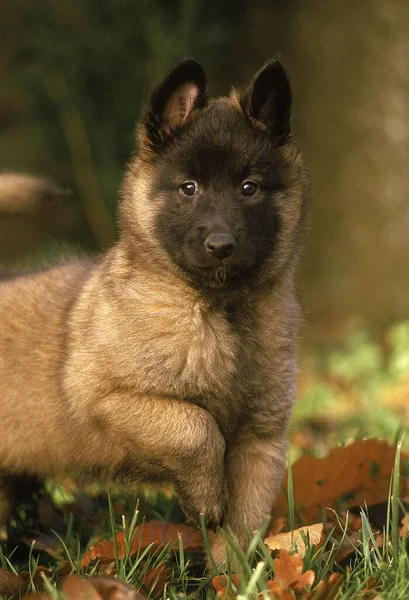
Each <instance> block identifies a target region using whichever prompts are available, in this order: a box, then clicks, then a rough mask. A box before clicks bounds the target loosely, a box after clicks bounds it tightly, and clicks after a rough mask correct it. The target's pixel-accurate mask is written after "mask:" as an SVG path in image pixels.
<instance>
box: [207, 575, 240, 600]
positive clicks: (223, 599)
mask: <svg viewBox="0 0 409 600" xmlns="http://www.w3.org/2000/svg"><path fill="white" fill-rule="evenodd" d="M232 584H233V586H234V587H235V588H236V589H238V588H239V585H240V579H239V576H238V575H236V573H232V575H231V580H230V583H229V581H228V579H227V577H226V576H225V575H216V576H215V577H213V579H212V585H213V587H214V589H215V590H216V592H217V597H218V598H219V599H220V600H227V599H229V600H233V599H234V598H236V596H237V594H236V592H235V591H234V590H233V589H232Z"/></svg>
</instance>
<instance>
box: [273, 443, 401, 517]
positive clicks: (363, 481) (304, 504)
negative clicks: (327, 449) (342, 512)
mask: <svg viewBox="0 0 409 600" xmlns="http://www.w3.org/2000/svg"><path fill="white" fill-rule="evenodd" d="M395 453H396V448H395V447H393V446H389V445H388V444H387V443H386V442H382V441H379V440H376V439H369V440H358V441H356V442H354V443H352V444H350V445H349V446H346V447H338V448H335V449H334V450H333V451H332V452H331V453H330V454H329V456H327V457H326V458H321V459H317V458H314V457H313V456H302V457H301V458H300V459H298V460H297V461H296V462H295V463H294V465H292V477H293V484H294V503H295V506H296V507H297V511H298V512H299V513H300V515H301V518H302V519H303V521H304V522H306V523H311V522H314V521H317V520H321V517H322V510H323V508H325V507H334V506H335V505H336V503H337V501H338V500H339V499H340V498H341V497H347V498H348V505H349V506H355V505H359V506H365V505H366V506H372V505H373V504H376V503H378V502H382V501H384V500H386V499H387V498H388V493H389V483H390V478H391V472H392V469H393V466H394V460H395ZM401 457H402V461H401V463H402V464H403V462H405V461H407V460H408V459H409V455H408V454H405V453H403V452H402V454H401ZM401 484H402V489H401V496H403V495H404V493H405V491H406V489H405V488H406V486H407V485H408V482H407V481H406V480H405V478H404V477H402V478H401ZM284 488H285V490H286V489H287V477H286V478H285V481H284ZM287 513H288V502H287V495H286V492H285V491H284V490H282V491H281V492H280V494H279V495H278V498H277V501H276V504H275V507H274V514H276V515H279V514H287Z"/></svg>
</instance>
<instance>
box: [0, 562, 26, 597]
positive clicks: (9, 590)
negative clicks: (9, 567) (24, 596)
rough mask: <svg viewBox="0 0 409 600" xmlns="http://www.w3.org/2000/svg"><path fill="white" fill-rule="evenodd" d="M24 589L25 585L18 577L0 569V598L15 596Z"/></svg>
mask: <svg viewBox="0 0 409 600" xmlns="http://www.w3.org/2000/svg"><path fill="white" fill-rule="evenodd" d="M25 587H26V583H25V582H24V581H23V580H22V579H20V577H19V576H18V575H16V574H15V573H12V572H11V571H6V569H0V597H2V596H6V597H7V596H16V597H17V598H18V597H19V593H20V592H21V591H22V590H23V589H24V588H25Z"/></svg>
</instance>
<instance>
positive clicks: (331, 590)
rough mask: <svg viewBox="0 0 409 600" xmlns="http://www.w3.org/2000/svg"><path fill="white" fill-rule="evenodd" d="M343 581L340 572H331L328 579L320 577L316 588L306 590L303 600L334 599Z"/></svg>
mask: <svg viewBox="0 0 409 600" xmlns="http://www.w3.org/2000/svg"><path fill="white" fill-rule="evenodd" d="M343 581H344V576H343V575H341V573H333V574H332V575H331V576H330V577H329V578H328V581H325V580H323V579H321V581H320V582H319V584H318V585H317V587H316V588H314V589H313V590H312V591H311V592H308V593H307V595H306V596H304V597H303V600H335V598H336V597H337V594H338V592H339V590H340V587H341V585H342V583H343Z"/></svg>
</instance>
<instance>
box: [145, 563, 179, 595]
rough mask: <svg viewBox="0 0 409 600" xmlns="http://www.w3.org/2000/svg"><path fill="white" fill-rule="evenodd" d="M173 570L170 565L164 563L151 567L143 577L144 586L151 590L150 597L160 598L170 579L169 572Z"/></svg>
mask: <svg viewBox="0 0 409 600" xmlns="http://www.w3.org/2000/svg"><path fill="white" fill-rule="evenodd" d="M171 572H172V569H171V568H170V567H165V565H164V564H162V565H159V566H158V567H155V568H153V569H150V571H148V572H147V573H146V575H145V576H144V577H143V579H142V583H143V586H144V588H145V590H146V591H147V592H149V597H150V598H159V597H161V596H162V595H163V592H164V589H165V586H166V584H167V582H168V579H169V574H170V573H171Z"/></svg>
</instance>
